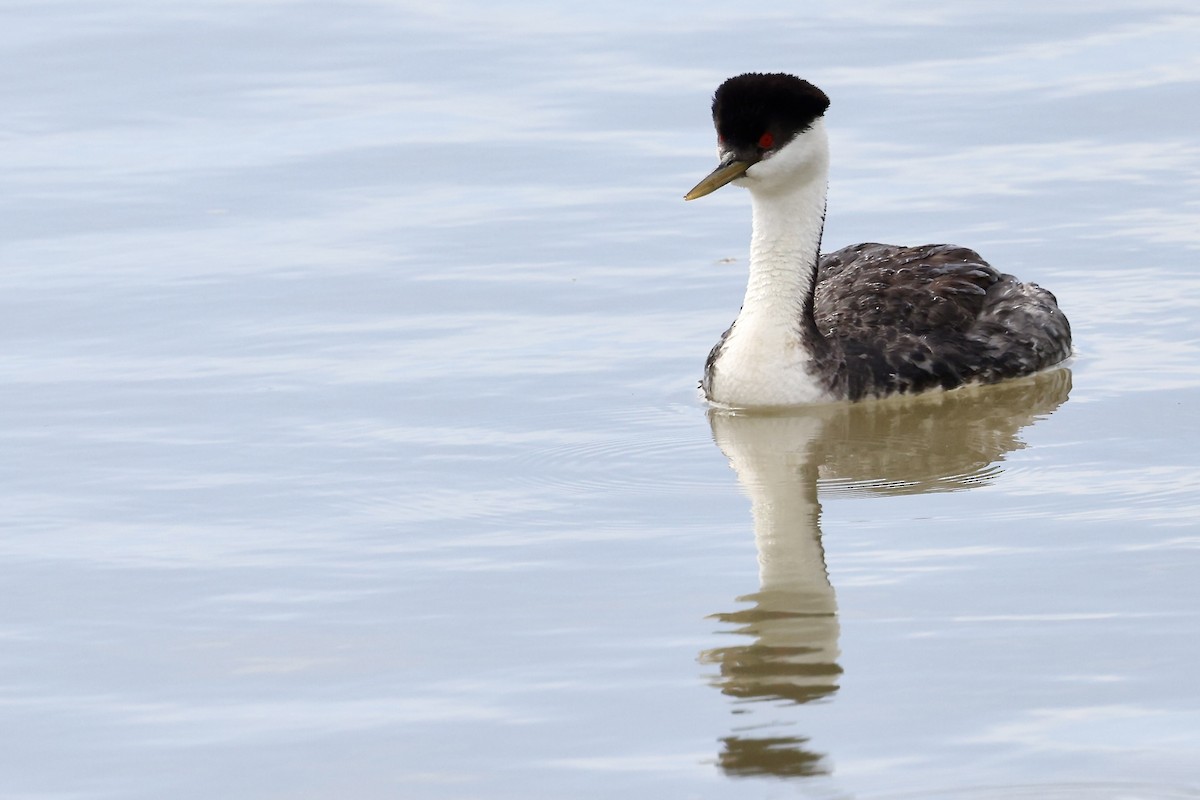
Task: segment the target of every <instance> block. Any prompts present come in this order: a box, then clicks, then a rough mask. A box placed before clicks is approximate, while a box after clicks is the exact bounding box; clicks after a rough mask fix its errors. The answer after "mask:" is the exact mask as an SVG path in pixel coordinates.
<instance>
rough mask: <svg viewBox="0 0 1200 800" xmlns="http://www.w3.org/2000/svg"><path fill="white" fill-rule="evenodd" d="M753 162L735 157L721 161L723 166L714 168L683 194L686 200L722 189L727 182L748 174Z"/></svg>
mask: <svg viewBox="0 0 1200 800" xmlns="http://www.w3.org/2000/svg"><path fill="white" fill-rule="evenodd" d="M750 167H751V162H749V161H739V160H738V159H735V158H728V159H726V160H725V161H722V162H721V166H719V167H717V168H716V169H714V170H713V171H712V172H710V173H709V174H708V176H707V177H706V178H705V179H704V180H702V181H700V182H699V183H697V184H696V185H695V186H694V187H692V190H691V191H690V192H688V193H687V194H685V195H684V196H683V199H684V200H695V199H696V198H697V197H704V195H706V194H712V193H713V192H715V191H716V190H717V189H720V188H721V187H722V186H724V185H725V184H727V183H729V182H730V181H732V180H736V179H737V178H740V177H742V176H743V175H745V174H746V170H748V169H750Z"/></svg>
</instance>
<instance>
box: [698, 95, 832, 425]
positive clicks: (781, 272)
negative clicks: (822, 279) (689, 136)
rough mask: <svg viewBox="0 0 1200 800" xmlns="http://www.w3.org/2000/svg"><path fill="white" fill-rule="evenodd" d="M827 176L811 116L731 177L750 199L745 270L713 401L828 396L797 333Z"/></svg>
mask: <svg viewBox="0 0 1200 800" xmlns="http://www.w3.org/2000/svg"><path fill="white" fill-rule="evenodd" d="M828 176H829V145H828V140H827V138H826V134H825V127H824V124H823V121H822V120H821V119H817V120H816V121H815V122H814V123H813V125H812V127H810V128H808V129H807V130H806V131H804V132H803V133H801V134H800V135H799V136H797V137H796V138H795V139H793V140H792V141H791V142H789V143H788V144H787V145H786V146H784V147H783V148H782V149H780V150H779V151H778V152H776V153H775V154H774V155H773V156H771V157H769V158H767V159H765V160H763V161H760V162H758V163H757V164H755V165H754V166H752V167H751V168H750V169H749V170H747V171H746V175H745V176H744V177H743V178H740V179H739V180H738V181H737V184H738V185H741V186H745V187H746V188H747V189H749V190H750V196H751V199H752V201H753V209H754V231H753V234H752V237H751V241H750V276H749V280H748V281H747V284H746V296H745V299H744V300H743V302H742V310H741V312H740V313H739V314H738V317H737V320H736V321H735V322H734V324H733V328H732V330H731V331H730V333H729V336H728V338H726V340H725V345H724V347H723V348H722V350H721V353H720V355H719V356H718V358H717V360H716V362H715V364H714V365H713V375H712V380H711V385H710V398H709V399H711V400H713V401H714V402H717V403H722V404H725V405H729V406H734V407H752V406H785V405H797V404H802V403H817V402H822V401H826V400H832V399H834V398H833V397H832V396H831V395H830V394H829V393H828V392H827V391H826V390H825V389H823V388H822V386H821V384H820V382H819V381H818V380H817V377H816V376H817V371H816V369H815V365H814V364H813V360H812V354H811V353H810V352H808V350H807V349H806V348H805V347H804V346H803V342H802V340H801V334H800V328H801V315H802V313H803V312H804V306H805V302H806V300H807V298H808V296H809V293H810V291H811V290H812V282H813V281H814V280H815V278H816V271H817V270H816V268H817V259H818V257H819V256H820V250H821V229H822V227H823V226H824V222H825V195H826V188H827V186H828Z"/></svg>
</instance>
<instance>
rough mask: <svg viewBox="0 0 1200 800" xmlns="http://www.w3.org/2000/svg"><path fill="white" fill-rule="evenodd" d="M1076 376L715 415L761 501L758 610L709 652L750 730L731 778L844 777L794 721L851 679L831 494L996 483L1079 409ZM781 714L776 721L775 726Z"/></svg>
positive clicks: (730, 763) (728, 629)
mask: <svg viewBox="0 0 1200 800" xmlns="http://www.w3.org/2000/svg"><path fill="white" fill-rule="evenodd" d="M1070 389H1071V373H1070V370H1069V369H1066V368H1060V369H1057V370H1054V371H1051V372H1048V373H1044V374H1042V375H1037V376H1034V377H1032V378H1026V379H1022V380H1018V381H1011V382H1008V383H1004V384H1000V385H996V386H988V387H979V388H968V389H962V390H957V391H954V392H948V393H938V394H933V395H929V396H922V397H917V398H912V399H893V400H888V401H885V402H865V403H856V404H841V405H831V406H817V407H813V408H806V409H800V410H795V411H790V412H787V413H778V414H762V413H758V414H741V413H730V412H724V411H718V410H713V411H711V412H710V413H709V422H710V424H711V425H712V430H713V438H714V440H715V441H716V443H717V445H718V447H720V448H721V451H722V452H723V453H724V454H725V456H726V457H727V458H728V459H729V464H730V466H731V467H732V468H733V470H734V471H735V472H736V473H737V476H738V481H739V483H740V484H741V485H742V488H743V490H744V491H745V493H746V494H747V496H748V497H749V498H750V506H751V515H752V517H753V520H754V539H755V544H756V545H757V548H758V563H759V587H758V591H757V592H754V593H752V594H748V595H744V596H742V597H738V598H737V601H738V602H739V603H742V604H745V607H743V608H741V609H739V610H736V611H731V612H723V613H718V614H714V615H713V618H714V619H717V620H719V621H720V622H721V623H722V624H723V627H722V629H721V633H723V634H729V635H733V636H737V637H738V643H737V644H731V645H729V646H726V647H718V648H713V649H711V650H705V651H703V652H702V653H701V654H700V660H701V662H702V663H704V664H711V665H716V666H717V667H718V674H717V675H716V676H714V678H713V685H715V686H717V687H718V688H719V689H720V690H721V692H722V693H723V694H725V695H727V696H729V697H731V698H733V703H734V713H735V714H737V715H738V716H739V722H740V723H741V724H739V725H738V726H736V727H735V729H734V730H733V732H732V733H731V734H730V735H729V736H726V737H723V738H721V743H722V750H721V753H720V755H719V765H720V767H721V769H722V770H723V771H724V772H725V773H726V774H728V775H730V776H735V777H736V776H754V775H771V776H776V777H790V778H797V777H807V776H816V775H825V774H828V773H829V772H830V771H831V768H830V766H829V764H828V761H827V759H826V757H825V755H824V754H823V753H821V752H819V751H818V750H816V749H814V748H812V747H810V741H809V737H807V736H803V735H800V734H799V733H798V732H797V731H796V726H797V725H798V724H799V723H800V722H801V721H802V720H801V719H800V718H799V717H798V716H797V715H796V714H795V713H794V712H789V711H787V710H786V709H787V708H789V707H794V706H798V705H803V704H807V703H814V702H819V701H822V700H825V701H828V700H830V699H831V698H832V697H833V696H834V695H835V694H836V692H837V690H838V681H839V678H840V676H841V674H842V670H843V668H842V666H841V664H840V663H839V656H840V651H839V649H838V640H839V636H840V626H839V624H838V616H837V597H836V595H835V593H834V590H833V586H832V585H831V583H830V581H829V575H828V573H827V571H826V566H825V553H824V548H823V546H822V543H821V526H820V515H821V505H820V502H819V501H818V497H817V488H818V480H820V481H821V482H822V484H823V486H824V488H825V490H826V491H835V492H836V491H850V492H854V493H858V494H883V495H895V494H923V493H926V492H936V491H955V490H960V489H968V488H971V487H972V486H977V485H980V484H986V483H988V482H990V481H991V480H993V479H994V478H995V477H996V476H997V475H999V474H1000V472H1001V469H1000V468H999V467H998V464H999V462H1001V461H1002V460H1003V458H1004V456H1005V454H1007V453H1009V452H1011V451H1013V450H1018V449H1021V448H1023V447H1024V444H1023V443H1022V442H1021V441H1020V439H1019V438H1018V433H1019V432H1020V431H1021V429H1023V428H1025V427H1027V426H1028V425H1030V424H1032V423H1034V422H1036V421H1037V420H1038V419H1041V418H1043V417H1046V416H1048V415H1049V414H1051V413H1052V412H1053V411H1054V410H1055V409H1056V408H1058V407H1059V406H1060V405H1061V404H1062V403H1063V402H1064V401H1066V399H1067V395H1068V393H1069V392H1070ZM768 715H769V716H768Z"/></svg>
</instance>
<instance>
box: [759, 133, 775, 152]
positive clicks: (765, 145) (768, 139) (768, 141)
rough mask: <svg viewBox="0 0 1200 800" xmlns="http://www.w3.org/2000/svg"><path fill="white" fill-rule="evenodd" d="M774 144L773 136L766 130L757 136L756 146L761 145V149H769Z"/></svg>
mask: <svg viewBox="0 0 1200 800" xmlns="http://www.w3.org/2000/svg"><path fill="white" fill-rule="evenodd" d="M774 144H775V137H774V136H772V135H771V132H770V131H768V132H766V133H764V134H763V135H762V136H760V137H758V146H759V147H761V148H762V149H763V150H770V149H771V147H772V145H774Z"/></svg>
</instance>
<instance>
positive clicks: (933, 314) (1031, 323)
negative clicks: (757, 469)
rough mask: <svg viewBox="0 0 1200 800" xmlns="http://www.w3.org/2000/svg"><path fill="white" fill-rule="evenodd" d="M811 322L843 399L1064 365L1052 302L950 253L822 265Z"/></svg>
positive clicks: (883, 255) (906, 250) (896, 251)
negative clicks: (827, 351) (817, 333)
mask: <svg viewBox="0 0 1200 800" xmlns="http://www.w3.org/2000/svg"><path fill="white" fill-rule="evenodd" d="M813 316H814V318H815V322H816V326H817V330H818V332H819V333H820V335H821V337H822V338H823V339H824V340H825V343H826V345H827V347H828V349H829V353H828V356H829V358H830V360H831V362H832V363H833V364H835V365H836V367H835V368H834V369H833V370H832V371H831V372H829V373H828V375H829V378H828V379H829V381H830V387H829V388H830V389H831V390H832V391H833V392H835V393H836V394H839V395H845V396H847V397H849V398H850V399H854V400H857V399H860V398H862V397H865V396H869V395H884V394H893V393H908V392H919V391H923V390H925V389H932V388H936V387H939V386H940V387H943V388H951V387H954V386H958V385H960V384H962V383H966V382H970V381H980V382H984V383H987V382H993V381H997V380H1001V379H1003V378H1008V377H1013V376H1016V375H1024V374H1029V373H1032V372H1036V371H1037V370H1039V369H1042V368H1044V367H1046V366H1049V365H1051V364H1054V363H1056V362H1058V361H1061V360H1062V359H1064V358H1066V357H1067V355H1069V352H1070V328H1069V327H1068V325H1067V321H1066V318H1065V317H1064V316H1063V314H1062V312H1060V311H1059V310H1058V306H1057V303H1056V302H1055V300H1054V296H1053V295H1051V294H1050V293H1049V292H1047V291H1046V290H1044V289H1042V288H1041V287H1039V286H1037V285H1035V284H1023V283H1021V282H1020V281H1018V280H1017V279H1016V278H1013V277H1012V276H1011V275H1005V274H1002V273H1000V272H998V271H997V270H996V269H994V268H993V267H991V266H990V265H989V264H988V263H987V262H986V261H984V260H983V259H982V258H980V256H979V254H978V253H976V252H974V251H973V250H969V249H967V248H964V247H956V246H953V245H922V246H918V247H898V246H896V245H885V244H860V245H854V246H852V247H847V248H844V249H842V250H838V251H837V252H834V253H829V254H826V255H824V256H822V257H821V261H820V264H819V267H818V274H817V285H816V288H815V296H814V305H813Z"/></svg>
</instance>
